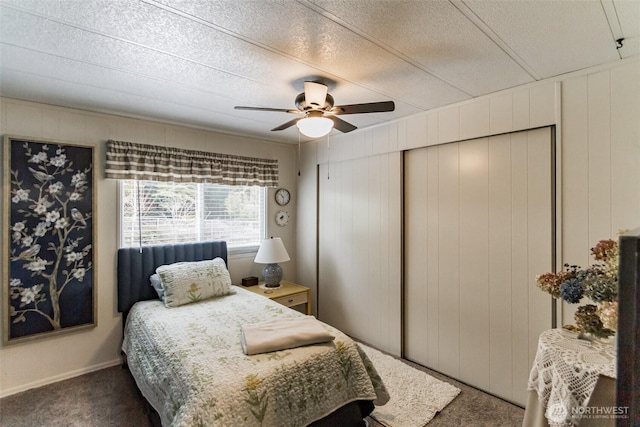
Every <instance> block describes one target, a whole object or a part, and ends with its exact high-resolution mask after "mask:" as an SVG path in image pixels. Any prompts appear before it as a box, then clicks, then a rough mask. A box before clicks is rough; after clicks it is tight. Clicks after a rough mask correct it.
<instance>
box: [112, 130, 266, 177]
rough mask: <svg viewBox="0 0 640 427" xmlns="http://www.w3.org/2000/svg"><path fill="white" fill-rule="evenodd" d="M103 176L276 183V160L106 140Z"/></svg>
mask: <svg viewBox="0 0 640 427" xmlns="http://www.w3.org/2000/svg"><path fill="white" fill-rule="evenodd" d="M105 169H106V170H105V176H106V177H107V178H116V179H139V180H152V181H173V182H209V183H216V184H226V185H257V186H261V187H277V186H278V161H277V160H272V159H259V158H255V157H243V156H234V155H228V154H217V153H209V152H206V151H196V150H183V149H180V148H172V147H159V146H156V145H148V144H136V143H133V142H126V141H113V140H109V141H107V162H106V166H105Z"/></svg>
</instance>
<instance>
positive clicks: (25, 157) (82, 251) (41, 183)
mask: <svg viewBox="0 0 640 427" xmlns="http://www.w3.org/2000/svg"><path fill="white" fill-rule="evenodd" d="M94 156H95V150H94V146H92V145H84V144H76V143H68V142H62V141H45V140H40V139H34V138H26V137H18V136H5V137H4V152H3V160H4V167H3V175H4V176H3V183H4V185H3V190H4V194H3V197H4V198H3V204H4V208H3V233H2V236H3V245H4V246H3V247H4V249H5V250H4V251H3V256H4V257H5V259H3V260H2V265H3V286H4V298H3V299H2V303H3V304H5V306H4V307H3V308H2V310H1V312H2V313H3V314H4V316H3V317H4V319H3V325H4V328H3V329H4V337H3V338H4V343H5V344H9V343H14V342H19V341H23V340H27V339H35V338H41V337H45V336H48V335H50V334H55V333H61V332H67V331H75V330H77V329H79V328H87V327H93V326H95V325H96V298H95V296H96V292H95V278H96V268H95V247H96V246H95V244H96V243H95V237H96V209H95V201H96V193H95V173H94V164H95V158H94Z"/></svg>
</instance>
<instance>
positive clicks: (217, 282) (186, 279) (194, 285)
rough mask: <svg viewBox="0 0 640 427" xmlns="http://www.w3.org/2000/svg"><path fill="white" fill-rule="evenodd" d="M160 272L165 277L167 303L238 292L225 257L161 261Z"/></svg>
mask: <svg viewBox="0 0 640 427" xmlns="http://www.w3.org/2000/svg"><path fill="white" fill-rule="evenodd" d="M156 273H157V274H158V276H160V280H161V281H162V287H163V288H164V304H165V305H166V306H167V307H177V306H180V305H184V304H190V303H192V302H197V301H202V300H205V299H208V298H212V297H218V296H223V295H229V294H234V293H235V291H234V290H233V289H232V288H231V276H229V271H228V270H227V267H226V265H225V263H224V260H223V259H222V258H215V259H212V260H205V261H197V262H178V263H175V264H170V265H161V266H160V267H158V268H157V269H156Z"/></svg>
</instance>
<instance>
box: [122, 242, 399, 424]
mask: <svg viewBox="0 0 640 427" xmlns="http://www.w3.org/2000/svg"><path fill="white" fill-rule="evenodd" d="M141 249H142V250H141ZM216 258H220V259H221V260H222V261H223V262H224V264H223V266H225V265H226V263H227V247H226V243H225V242H220V241H218V242H201V243H194V244H178V245H162V246H148V247H142V248H123V249H120V250H119V251H118V309H119V311H120V312H122V313H123V316H124V319H125V327H124V339H123V346H122V349H123V353H124V355H125V359H126V366H127V367H128V368H129V370H130V372H131V374H132V376H133V378H134V379H135V381H136V384H137V386H138V388H139V390H140V392H141V394H142V395H143V396H144V398H145V399H146V400H147V401H148V402H149V404H150V405H151V407H152V408H153V410H154V411H155V413H156V414H157V418H159V420H160V422H161V424H162V425H164V426H169V425H172V426H174V425H175V426H193V425H207V426H240V425H242V426H254V425H255V426H306V425H311V426H314V427H316V426H337V425H339V426H364V425H365V423H364V421H363V419H364V418H365V417H366V416H367V415H368V414H370V413H371V411H372V410H373V408H374V402H375V404H377V405H381V404H384V403H386V401H387V400H388V398H389V396H388V394H387V391H386V389H385V387H384V384H383V383H382V381H381V380H380V377H379V376H378V374H377V372H376V371H375V368H374V367H373V365H372V364H371V362H370V360H369V359H368V357H367V356H366V354H364V352H363V351H362V350H361V349H360V347H359V346H358V345H357V344H356V343H355V342H354V341H353V340H351V339H350V338H349V337H347V336H346V335H345V334H343V333H342V332H341V331H339V330H337V329H335V328H332V327H330V326H329V325H325V324H323V327H324V328H326V330H327V331H329V332H330V333H331V335H332V336H333V340H332V341H329V342H323V343H320V344H315V345H308V346H302V347H296V348H287V349H283V350H279V351H273V352H267V353H259V354H255V355H251V356H247V355H246V354H245V353H244V352H243V349H242V347H241V344H240V337H241V335H242V333H241V328H242V327H243V326H244V325H253V324H258V323H260V322H263V321H274V320H275V321H280V320H282V319H284V320H282V321H287V320H289V319H291V320H293V319H297V318H302V317H305V315H304V314H302V313H299V312H297V311H295V310H292V309H289V308H287V307H284V306H282V305H280V304H278V303H276V302H274V301H271V300H269V299H267V298H264V297H262V296H260V295H257V294H254V293H252V292H249V291H247V290H246V289H243V288H242V287H238V286H231V287H230V288H229V289H230V291H231V292H229V293H228V294H225V295H223V296H215V297H211V298H206V299H203V300H199V301H196V302H193V303H185V304H183V305H179V306H175V307H169V308H168V307H166V306H165V303H164V302H163V301H161V300H160V299H159V296H158V294H157V293H156V291H155V290H154V288H152V287H151V286H150V284H149V277H150V276H151V275H153V274H154V272H155V271H156V269H157V268H158V267H159V266H162V265H172V266H173V265H179V264H175V263H179V262H191V263H193V262H197V261H202V260H212V259H216ZM216 261H219V260H216ZM189 265H191V264H189ZM225 271H226V270H225ZM163 277H164V276H163Z"/></svg>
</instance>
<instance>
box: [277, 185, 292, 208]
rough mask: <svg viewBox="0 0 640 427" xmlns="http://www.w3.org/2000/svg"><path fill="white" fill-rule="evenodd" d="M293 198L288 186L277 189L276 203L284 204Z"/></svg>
mask: <svg viewBox="0 0 640 427" xmlns="http://www.w3.org/2000/svg"><path fill="white" fill-rule="evenodd" d="M290 200H291V193H289V190H287V189H286V188H279V189H278V190H277V191H276V203H277V204H279V205H280V206H284V205H286V204H287V203H289V201H290Z"/></svg>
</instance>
